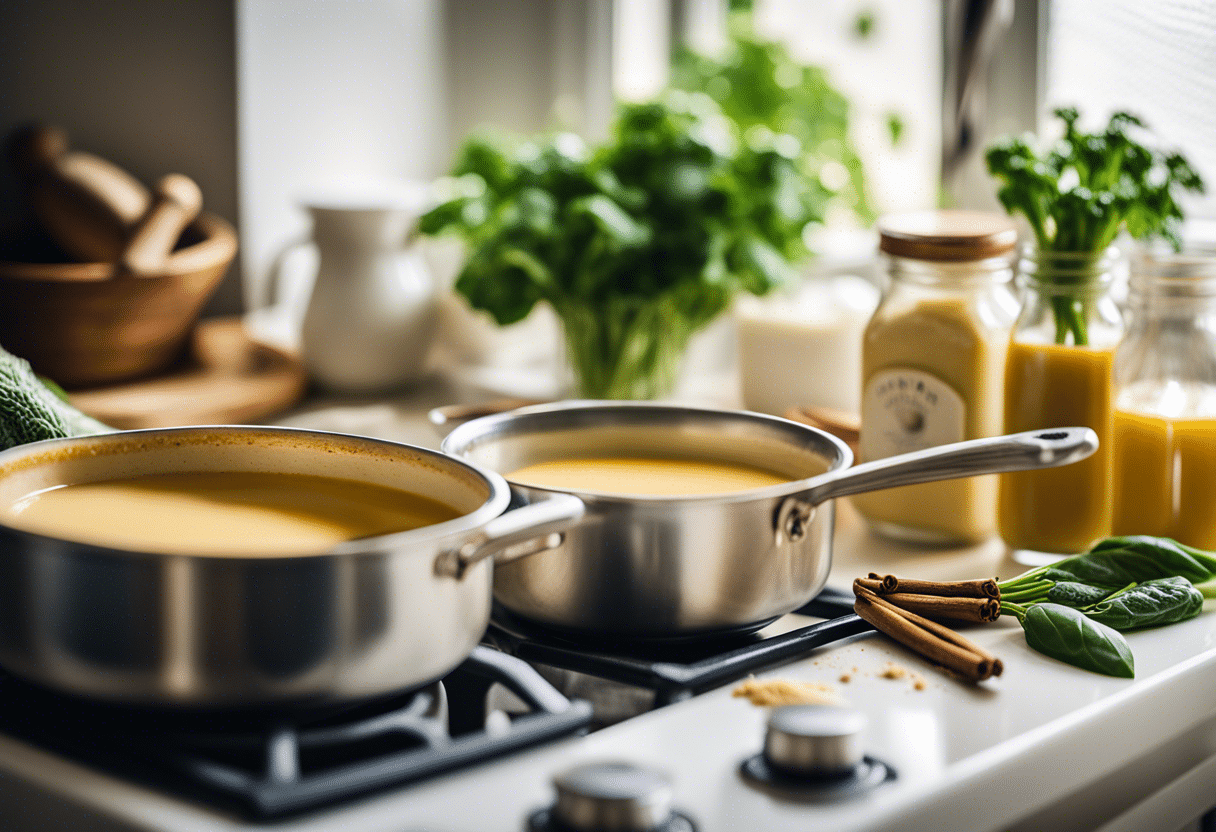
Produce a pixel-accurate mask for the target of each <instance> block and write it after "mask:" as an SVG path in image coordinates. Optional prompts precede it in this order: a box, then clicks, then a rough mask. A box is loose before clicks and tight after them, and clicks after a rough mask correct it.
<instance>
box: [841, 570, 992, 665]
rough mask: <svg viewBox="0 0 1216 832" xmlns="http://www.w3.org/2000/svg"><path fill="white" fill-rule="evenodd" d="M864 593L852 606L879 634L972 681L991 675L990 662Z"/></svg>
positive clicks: (874, 596) (869, 593) (873, 596)
mask: <svg viewBox="0 0 1216 832" xmlns="http://www.w3.org/2000/svg"><path fill="white" fill-rule="evenodd" d="M862 593H864V594H859V595H858V596H857V599H856V600H855V601H854V602H853V610H854V611H855V612H856V613H857V614H858V615H859V616H861V617H862V618H863V619H865V620H866V621H868V622H869V623H870V624H872V625H874V627H875V629H877V630H878V631H879V632H881V633H883V634H885V635H887V636H889V637H890V638H893V639H894V640H895V641H898V642H899V643H900V644H902V645H904V646H905V647H907V648H908V649H910V650H912V651H914V652H915V653H917V654H919V655H920V656H923V657H924V658H925V659H927V660H928V661H930V662H932V663H934V664H937V665H941V666H942V667H944V668H946V669H948V670H950V671H953V672H954V673H957V674H958V675H959V676H962V677H963V678H965V679H967V680H969V681H973V682H979V681H982V680H984V679H987V678H988V677H990V676H991V675H992V662H991V661H989V660H988V659H986V658H984V657H983V656H981V655H979V654H978V653H975V652H972V651H970V650H967V649H965V648H963V647H960V646H959V645H957V644H955V643H953V642H952V641H947V640H945V639H943V638H940V637H939V636H937V635H935V634H934V633H932V632H930V631H929V630H927V629H925V628H924V627H921V626H919V625H917V624H915V623H913V622H911V621H909V620H908V619H907V618H904V617H903V616H902V615H900V614H899V613H898V612H895V611H894V610H893V609H892V606H893V605H891V604H883V603H881V599H880V598H879V596H877V595H875V594H874V593H872V592H870V591H869V590H867V589H865V588H864V587H863V588H862Z"/></svg>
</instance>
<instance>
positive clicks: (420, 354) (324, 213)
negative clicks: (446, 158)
mask: <svg viewBox="0 0 1216 832" xmlns="http://www.w3.org/2000/svg"><path fill="white" fill-rule="evenodd" d="M302 205H303V207H304V208H305V209H306V210H307V211H308V212H309V214H310V215H311V217H312V223H313V228H312V237H311V239H310V240H307V241H300V242H296V243H293V244H291V245H289V246H287V247H286V248H284V250H283V251H282V252H281V253H280V255H279V256H278V257H277V258H275V261H274V262H275V265H274V267H273V269H272V274H271V275H270V282H271V286H273V287H277V286H278V284H279V282H280V280H281V273H282V271H283V266H284V264H285V262H286V260H287V258H288V256H289V255H290V254H291V253H292V252H293V251H294V250H295V249H296V248H298V247H299V246H301V245H305V244H308V243H311V244H313V245H315V246H316V248H317V252H318V254H319V256H320V257H319V264H318V268H317V276H316V281H315V282H314V284H313V288H312V294H311V296H310V298H309V301H308V307H307V311H306V313H305V315H304V322H303V327H302V330H301V333H300V346H301V352H302V354H303V359H304V364H305V367H306V368H307V370H308V373H309V375H310V376H311V377H312V378H313V379H314V380H315V381H317V382H318V383H319V384H321V385H322V386H324V387H327V388H329V389H332V390H339V391H347V392H371V391H375V390H384V389H388V388H392V387H397V386H401V385H405V384H408V383H410V382H413V381H417V380H418V379H419V378H420V377H421V376H422V374H423V372H424V371H425V362H426V358H427V354H428V353H429V351H430V348H431V344H432V342H433V341H434V338H435V333H436V328H437V325H438V320H439V308H438V303H439V301H438V293H437V289H436V286H435V281H434V280H433V278H432V276H431V274H430V272H429V271H428V269H427V266H426V262H425V260H424V258H423V256H422V253H421V252H420V251H417V250H416V249H415V248H414V247H413V246H412V245H410V243H409V235H410V232H411V231H412V229H413V226H414V223H415V222H416V220H417V218H418V215H419V213H420V212H421V210H422V208H423V207H424V206H425V201H424V198H423V197H422V196H421V195H420V194H418V193H417V192H415V191H412V190H411V191H401V192H397V191H389V192H384V193H372V194H362V195H359V194H353V195H344V196H341V197H340V198H339V197H325V198H313V199H306V200H303V201H302Z"/></svg>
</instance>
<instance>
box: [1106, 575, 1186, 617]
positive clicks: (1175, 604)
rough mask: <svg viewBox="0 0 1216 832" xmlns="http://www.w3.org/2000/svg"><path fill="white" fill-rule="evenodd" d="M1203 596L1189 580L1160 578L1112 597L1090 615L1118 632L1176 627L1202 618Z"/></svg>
mask: <svg viewBox="0 0 1216 832" xmlns="http://www.w3.org/2000/svg"><path fill="white" fill-rule="evenodd" d="M1202 609H1203V593H1202V592H1200V591H1199V590H1197V589H1195V587H1194V586H1192V585H1191V582H1190V581H1188V580H1187V579H1186V578H1181V577H1173V578H1158V579H1157V580H1153V581H1145V582H1144V583H1142V584H1140V585H1138V586H1135V587H1132V588H1131V589H1129V590H1127V591H1126V592H1120V593H1117V594H1116V595H1113V596H1111V597H1110V598H1109V599H1107V600H1106V601H1103V602H1102V603H1101V604H1099V605H1098V606H1096V607H1095V608H1094V609H1092V610H1090V611H1089V612H1088V613H1087V614H1088V615H1089V617H1090V618H1092V619H1093V620H1094V621H1100V622H1101V623H1103V624H1106V625H1107V626H1110V627H1114V628H1115V629H1116V630H1138V629H1140V628H1142V627H1160V626H1162V625H1163V624H1175V623H1177V622H1179V621H1186V620H1187V619H1190V618H1194V617H1195V616H1197V615H1199V612H1200V611H1201V610H1202Z"/></svg>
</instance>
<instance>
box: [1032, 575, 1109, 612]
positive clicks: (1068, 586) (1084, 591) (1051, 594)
mask: <svg viewBox="0 0 1216 832" xmlns="http://www.w3.org/2000/svg"><path fill="white" fill-rule="evenodd" d="M1111 591H1112V590H1110V589H1108V588H1105V587H1097V586H1090V585H1089V584H1082V583H1077V582H1076V581H1057V582H1056V584H1055V585H1054V586H1052V587H1051V589H1049V590H1047V600H1048V601H1050V602H1052V603H1054V604H1063V605H1064V606H1066V607H1073V608H1075V609H1081V608H1084V607H1090V606H1093V605H1094V604H1096V603H1098V602H1099V601H1101V600H1102V599H1103V598H1105V597H1106V596H1108V595H1110V594H1111Z"/></svg>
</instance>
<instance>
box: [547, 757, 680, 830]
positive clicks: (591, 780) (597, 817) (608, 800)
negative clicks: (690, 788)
mask: <svg viewBox="0 0 1216 832" xmlns="http://www.w3.org/2000/svg"><path fill="white" fill-rule="evenodd" d="M553 785H554V786H556V788H557V803H555V804H554V806H553V819H554V820H555V821H557V822H558V824H560V825H561V827H562V828H563V829H570V830H572V832H648V830H652V829H659V828H662V827H663V826H664V825H665V824H667V823H668V822H669V821H670V820H671V818H672V798H673V791H672V786H671V779H670V778H669V777H667V775H665V774H663V773H662V772H661V771H656V770H655V769H652V768H645V767H643V766H637V765H634V764H632V763H626V762H598V763H586V764H584V765H580V766H575V767H574V768H572V769H570V770H569V771H565V772H563V773H561V774H559V775H557V776H556V777H555V778H553Z"/></svg>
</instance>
